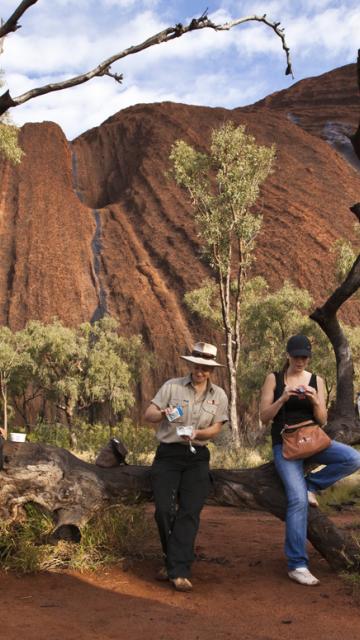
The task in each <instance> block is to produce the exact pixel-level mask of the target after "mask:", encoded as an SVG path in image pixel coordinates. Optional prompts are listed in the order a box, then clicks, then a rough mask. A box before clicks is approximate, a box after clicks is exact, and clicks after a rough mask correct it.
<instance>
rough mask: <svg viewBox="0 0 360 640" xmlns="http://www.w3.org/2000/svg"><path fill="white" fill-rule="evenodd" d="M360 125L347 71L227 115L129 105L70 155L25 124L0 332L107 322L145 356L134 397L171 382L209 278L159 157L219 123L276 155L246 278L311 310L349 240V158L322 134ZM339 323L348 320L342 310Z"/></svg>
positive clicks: (5, 170)
mask: <svg viewBox="0 0 360 640" xmlns="http://www.w3.org/2000/svg"><path fill="white" fill-rule="evenodd" d="M359 113H360V109H359V97H358V90H357V80H356V67H355V65H348V66H346V67H342V68H341V69H337V70H335V71H333V72H331V73H328V74H325V75H323V76H321V77H319V78H311V79H308V80H304V81H301V82H299V83H297V84H295V85H293V87H292V88H290V89H288V90H286V91H282V92H279V93H276V94H274V95H272V96H269V97H268V98H266V99H265V100H263V101H261V102H259V103H257V104H255V105H252V106H250V107H246V108H242V109H235V110H232V111H229V110H226V109H221V108H218V109H211V108H205V107H194V106H186V105H182V104H173V103H162V104H151V105H137V106H135V107H131V108H129V109H125V110H124V111H122V112H120V113H118V114H116V115H114V116H113V117H111V118H110V119H109V120H107V121H106V122H104V123H103V124H102V125H101V126H99V127H96V128H94V129H92V130H90V131H88V132H86V133H84V134H83V135H81V136H80V137H79V138H77V139H76V140H74V141H73V142H72V143H69V142H68V141H67V140H66V139H65V137H64V136H63V134H62V132H61V130H60V129H59V127H57V126H56V125H55V124H53V123H42V124H29V125H25V126H24V127H23V128H22V130H21V137H20V141H21V145H22V146H23V148H24V151H25V153H26V156H25V159H24V161H23V162H22V163H21V165H20V166H19V167H16V168H12V167H10V166H9V165H8V164H7V163H2V164H1V165H0V176H1V192H0V195H1V200H0V213H1V227H0V229H1V230H0V246H1V253H0V301H1V302H0V321H1V322H2V323H3V324H8V325H9V326H11V327H12V328H20V327H22V326H23V325H24V324H25V323H26V321H27V320H28V319H30V318H39V319H41V320H44V321H49V320H51V319H52V318H53V317H54V316H56V317H58V318H61V319H62V320H64V321H65V322H66V323H68V324H75V323H78V322H81V321H83V320H89V319H97V318H99V317H101V315H103V314H104V313H105V312H108V313H111V314H112V315H113V316H115V317H116V318H118V319H119V321H120V324H121V327H122V330H123V332H124V333H128V334H130V333H141V334H142V335H143V336H144V339H145V342H146V344H147V346H148V347H149V348H150V349H151V350H152V351H154V352H155V353H156V354H157V360H156V362H157V364H156V365H155V366H154V370H153V372H152V376H151V380H150V379H149V380H144V381H143V387H142V395H144V396H147V397H148V396H149V395H150V394H151V392H152V390H153V389H154V388H155V387H156V386H157V385H158V383H159V382H160V381H161V380H163V379H165V378H166V377H168V376H170V375H173V374H174V373H175V372H180V371H183V370H184V369H183V367H182V365H181V361H178V360H177V359H175V360H174V358H176V356H177V355H178V354H179V353H182V352H183V351H184V349H185V348H186V346H187V345H190V344H191V342H192V339H193V338H200V337H203V336H202V328H201V326H198V325H197V323H196V322H195V320H194V319H193V318H191V317H190V316H189V314H188V312H187V310H186V308H185V306H184V304H183V295H184V293H185V291H187V290H189V289H192V288H194V287H196V286H199V285H200V284H201V282H202V280H203V278H204V277H206V276H207V275H209V269H208V267H207V266H206V264H204V263H203V262H202V260H201V255H200V250H201V247H200V244H199V240H198V238H197V235H196V228H195V225H194V223H193V219H192V215H191V209H190V206H189V202H188V201H187V199H186V197H185V196H184V194H183V193H182V192H181V191H180V190H179V189H178V188H177V187H176V186H175V185H174V183H173V182H172V181H171V180H170V179H169V178H168V177H167V175H166V171H167V170H168V155H169V149H170V146H171V144H172V143H173V142H174V140H175V139H177V138H179V137H181V138H184V139H186V140H187V141H189V142H190V143H191V144H193V145H196V146H197V147H199V148H202V149H205V148H206V145H207V141H208V139H209V133H210V130H211V129H212V128H213V127H216V126H219V125H220V124H221V123H223V122H224V120H226V119H232V120H233V121H234V122H236V123H239V124H240V123H242V124H245V125H246V127H247V129H248V131H250V132H251V133H253V135H255V137H256V139H257V140H258V142H259V143H263V144H272V143H273V142H275V143H276V146H277V159H276V164H275V168H274V172H273V173H272V175H271V176H270V178H269V179H268V180H267V182H266V184H265V185H264V187H263V189H262V193H261V198H260V200H259V203H258V205H257V206H258V207H259V209H260V210H261V211H262V213H263V215H264V225H263V230H262V233H261V236H260V238H259V242H258V247H257V262H256V267H255V269H256V273H259V274H262V275H264V276H266V278H267V279H268V281H269V282H270V284H271V286H272V287H274V288H275V287H278V286H280V285H281V284H282V283H283V281H284V279H285V278H290V279H291V280H292V281H293V282H295V283H296V284H298V285H299V286H302V287H306V288H308V289H309V290H310V292H311V293H312V294H313V296H314V299H315V301H316V303H319V302H321V301H322V300H324V298H325V296H327V294H328V292H329V290H330V289H331V287H332V286H333V285H334V277H333V260H334V258H333V256H332V255H331V253H330V252H329V248H330V247H331V245H332V244H333V242H334V241H335V240H336V239H338V238H342V237H345V238H348V239H350V238H351V237H352V234H353V224H354V218H353V216H352V214H351V213H350V212H349V207H350V206H351V205H352V204H353V203H355V202H358V201H359V200H360V197H359V196H360V179H359V178H360V174H359V169H358V166H357V165H356V161H355V160H354V158H352V157H350V155H349V153H348V150H349V148H350V147H349V146H347V147H346V149H345V151H344V149H343V148H342V147H341V145H340V146H339V145H338V146H336V145H335V144H334V141H333V140H331V139H330V137H329V135H328V133H327V132H328V131H330V129H331V128H332V130H334V123H336V127H335V129H336V131H337V132H338V131H340V133H341V136H343V135H345V134H346V133H351V132H353V131H355V129H356V127H357V125H358V121H359ZM330 125H331V126H330ZM336 135H338V133H337V134H336ZM339 135H340V134H339ZM329 142H331V144H329ZM345 142H346V143H347V138H346V140H345ZM345 146H346V145H345ZM347 314H348V317H349V318H350V319H351V320H352V321H356V320H358V318H359V315H360V313H359V309H358V308H356V307H355V306H354V305H352V306H351V308H350V307H348V310H347ZM212 337H213V336H211V335H210V336H209V338H210V339H211V338H212ZM174 363H176V364H175V366H174Z"/></svg>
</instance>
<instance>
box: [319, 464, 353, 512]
mask: <svg viewBox="0 0 360 640" xmlns="http://www.w3.org/2000/svg"><path fill="white" fill-rule="evenodd" d="M318 499H319V504H320V507H321V509H323V510H324V511H326V512H328V513H331V512H332V511H334V509H337V507H341V505H348V504H349V502H350V503H352V502H357V503H358V502H359V500H360V473H354V474H352V475H351V476H349V477H347V478H343V479H342V480H340V481H338V482H337V483H336V484H334V485H332V486H331V487H329V488H328V489H326V491H323V492H322V493H321V494H320V495H319V496H318Z"/></svg>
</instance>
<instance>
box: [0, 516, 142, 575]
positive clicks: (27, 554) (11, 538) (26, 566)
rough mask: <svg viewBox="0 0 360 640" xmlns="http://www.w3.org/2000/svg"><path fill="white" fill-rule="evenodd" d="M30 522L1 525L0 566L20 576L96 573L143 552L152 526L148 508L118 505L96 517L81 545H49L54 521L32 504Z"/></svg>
mask: <svg viewBox="0 0 360 640" xmlns="http://www.w3.org/2000/svg"><path fill="white" fill-rule="evenodd" d="M25 509H26V515H27V517H26V519H25V520H23V521H21V522H13V523H10V524H4V523H0V567H1V569H3V570H11V571H14V572H16V573H19V574H25V573H33V572H35V571H56V570H60V569H75V570H77V571H80V572H81V571H93V570H96V569H99V568H101V567H103V566H106V565H109V564H115V563H117V562H119V561H120V560H121V559H122V558H123V556H124V555H126V554H127V553H130V552H131V553H136V552H137V551H138V552H140V551H141V548H142V546H143V541H144V539H145V536H146V533H147V529H148V524H147V521H146V515H145V509H144V505H133V506H123V505H116V506H112V507H109V508H107V509H105V510H104V511H102V512H101V513H100V514H99V515H95V516H94V517H93V518H92V519H91V520H90V521H89V522H88V523H87V524H86V525H85V526H84V527H83V528H82V530H81V541H80V542H79V543H78V544H74V543H71V542H66V541H64V540H61V541H60V542H59V543H58V544H57V545H54V544H46V538H47V536H49V535H50V533H51V531H52V529H53V521H52V519H51V518H50V517H49V516H48V515H46V514H45V513H42V512H41V511H40V510H39V509H38V508H36V507H35V506H33V505H31V504H28V505H26V507H25Z"/></svg>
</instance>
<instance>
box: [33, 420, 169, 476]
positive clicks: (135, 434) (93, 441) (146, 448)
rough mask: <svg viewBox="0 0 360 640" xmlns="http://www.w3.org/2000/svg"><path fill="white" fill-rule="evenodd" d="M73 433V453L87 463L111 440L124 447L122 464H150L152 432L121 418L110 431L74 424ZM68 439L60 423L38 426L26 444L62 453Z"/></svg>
mask: <svg viewBox="0 0 360 640" xmlns="http://www.w3.org/2000/svg"><path fill="white" fill-rule="evenodd" d="M74 430H75V434H76V443H77V446H76V449H75V450H73V453H74V454H75V455H77V456H79V457H80V458H82V459H86V461H87V462H94V461H95V458H96V456H97V454H98V452H99V451H100V449H101V448H102V447H103V446H104V445H105V444H106V443H107V442H108V441H109V438H112V437H116V438H118V439H119V440H121V441H122V442H123V443H124V445H125V446H126V448H127V450H128V455H127V457H126V461H127V462H128V463H129V464H144V465H146V464H150V463H151V461H152V457H153V455H154V453H155V448H156V442H157V441H156V439H155V437H154V432H153V430H152V429H149V428H148V427H142V426H139V425H136V424H135V423H134V422H133V421H132V420H130V418H124V420H122V421H121V422H118V423H116V424H115V425H114V426H111V427H109V425H107V424H101V423H94V424H91V423H89V422H85V421H83V420H76V421H75V423H74ZM68 439H69V434H68V429H67V427H66V426H65V425H63V424H60V423H55V424H48V423H45V422H39V423H38V424H37V425H36V426H35V427H34V429H33V430H32V431H31V433H30V435H29V440H30V442H42V443H45V444H51V445H54V446H56V447H63V448H64V449H66V448H67V447H68Z"/></svg>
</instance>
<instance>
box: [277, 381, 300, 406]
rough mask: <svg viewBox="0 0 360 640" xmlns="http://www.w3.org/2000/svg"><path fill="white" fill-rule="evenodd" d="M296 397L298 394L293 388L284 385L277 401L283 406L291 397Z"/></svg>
mask: <svg viewBox="0 0 360 640" xmlns="http://www.w3.org/2000/svg"><path fill="white" fill-rule="evenodd" d="M297 395H298V393H297V392H296V391H295V387H289V386H288V385H287V384H286V385H285V387H284V391H283V392H282V394H281V396H280V398H279V399H280V400H281V402H282V404H285V402H287V401H288V400H289V398H290V397H291V396H297Z"/></svg>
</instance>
